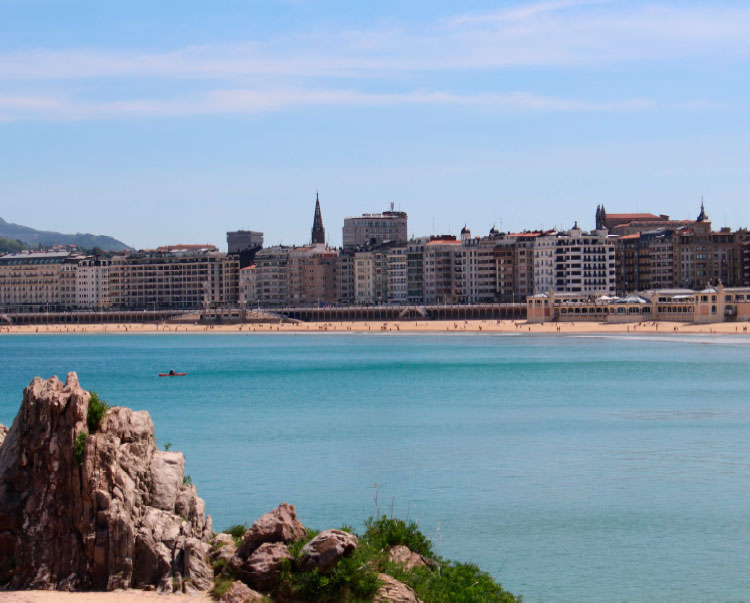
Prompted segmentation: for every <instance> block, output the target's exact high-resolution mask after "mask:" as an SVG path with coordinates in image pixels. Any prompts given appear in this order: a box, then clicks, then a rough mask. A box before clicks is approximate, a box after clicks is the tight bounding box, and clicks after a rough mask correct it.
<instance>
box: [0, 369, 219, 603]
mask: <svg viewBox="0 0 750 603" xmlns="http://www.w3.org/2000/svg"><path fill="white" fill-rule="evenodd" d="M88 404H89V393H88V392H86V391H84V390H83V389H81V387H80V386H79V384H78V378H77V376H76V374H75V373H69V374H68V376H67V380H66V382H65V385H63V384H62V383H61V382H60V381H59V380H58V379H57V377H52V378H50V379H49V380H47V381H45V380H43V379H40V378H38V377H37V378H35V379H34V380H33V381H32V382H31V383H30V385H29V386H28V387H27V388H26V389H25V390H24V396H23V402H22V404H21V408H20V410H19V413H18V416H17V417H16V419H15V421H14V422H13V426H12V427H11V429H10V431H9V432H8V433H7V436H6V437H5V441H4V442H3V444H2V446H0V584H7V585H8V586H10V587H11V588H37V589H60V590H79V589H101V590H112V589H116V588H133V587H134V588H148V587H155V588H156V589H157V590H160V591H170V592H171V591H172V590H173V589H174V587H175V586H177V587H178V588H179V589H180V590H184V591H191V590H201V591H204V590H207V589H209V588H210V587H211V586H212V584H213V571H212V570H211V569H210V568H209V567H208V565H207V564H206V561H205V560H206V557H207V555H208V552H209V545H208V541H209V539H210V537H211V534H212V531H211V519H210V517H208V518H207V517H206V516H205V506H204V504H203V501H202V500H201V499H200V498H198V496H197V493H196V491H195V488H194V487H193V486H192V485H190V484H186V483H184V466H185V461H184V458H183V456H182V454H181V453H178V452H164V451H159V450H158V449H157V448H156V443H155V441H154V427H153V423H152V422H151V418H150V416H149V414H148V413H147V412H145V411H141V412H134V411H132V410H130V409H129V408H123V407H115V408H111V409H110V410H108V411H107V413H106V414H105V416H104V418H103V419H102V421H101V424H100V426H99V429H98V431H97V432H96V433H93V434H87V426H86V417H87V412H88Z"/></svg>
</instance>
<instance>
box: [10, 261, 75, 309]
mask: <svg viewBox="0 0 750 603" xmlns="http://www.w3.org/2000/svg"><path fill="white" fill-rule="evenodd" d="M83 257H84V256H82V255H81V254H78V253H71V252H68V251H52V252H21V253H13V254H7V255H4V256H0V309H2V310H4V311H8V312H23V311H29V312H44V311H52V310H66V309H72V308H75V306H76V298H77V295H76V267H77V263H78V261H79V260H81V259H82V258H83Z"/></svg>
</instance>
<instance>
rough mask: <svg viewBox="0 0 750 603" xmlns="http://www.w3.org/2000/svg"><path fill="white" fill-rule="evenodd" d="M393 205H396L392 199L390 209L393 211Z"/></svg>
mask: <svg viewBox="0 0 750 603" xmlns="http://www.w3.org/2000/svg"><path fill="white" fill-rule="evenodd" d="M395 206H396V204H395V203H394V202H393V201H391V211H393V208H394V207H395Z"/></svg>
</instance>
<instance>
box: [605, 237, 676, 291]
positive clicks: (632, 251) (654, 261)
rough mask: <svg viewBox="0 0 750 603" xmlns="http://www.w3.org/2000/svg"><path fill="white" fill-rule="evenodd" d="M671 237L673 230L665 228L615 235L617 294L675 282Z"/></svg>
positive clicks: (665, 287) (661, 286)
mask: <svg viewBox="0 0 750 603" xmlns="http://www.w3.org/2000/svg"><path fill="white" fill-rule="evenodd" d="M673 239H674V231H672V230H668V229H666V228H659V229H656V230H650V231H645V232H642V233H634V234H629V235H623V236H621V237H618V238H616V239H615V273H616V274H615V285H616V287H615V288H616V290H617V293H618V295H624V294H626V293H628V292H630V291H639V290H642V289H669V288H672V287H674V286H675V282H674V244H673Z"/></svg>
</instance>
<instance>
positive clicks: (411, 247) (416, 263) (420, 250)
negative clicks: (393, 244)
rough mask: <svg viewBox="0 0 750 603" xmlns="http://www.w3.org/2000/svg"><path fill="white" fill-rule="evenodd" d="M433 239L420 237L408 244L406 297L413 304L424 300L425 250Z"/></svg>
mask: <svg viewBox="0 0 750 603" xmlns="http://www.w3.org/2000/svg"><path fill="white" fill-rule="evenodd" d="M431 240H432V238H431V237H418V238H416V239H411V240H410V241H409V242H408V243H407V245H406V298H407V302H408V303H409V304H412V305H419V304H422V303H423V302H424V250H425V245H427V243H429V242H430V241H431Z"/></svg>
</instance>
